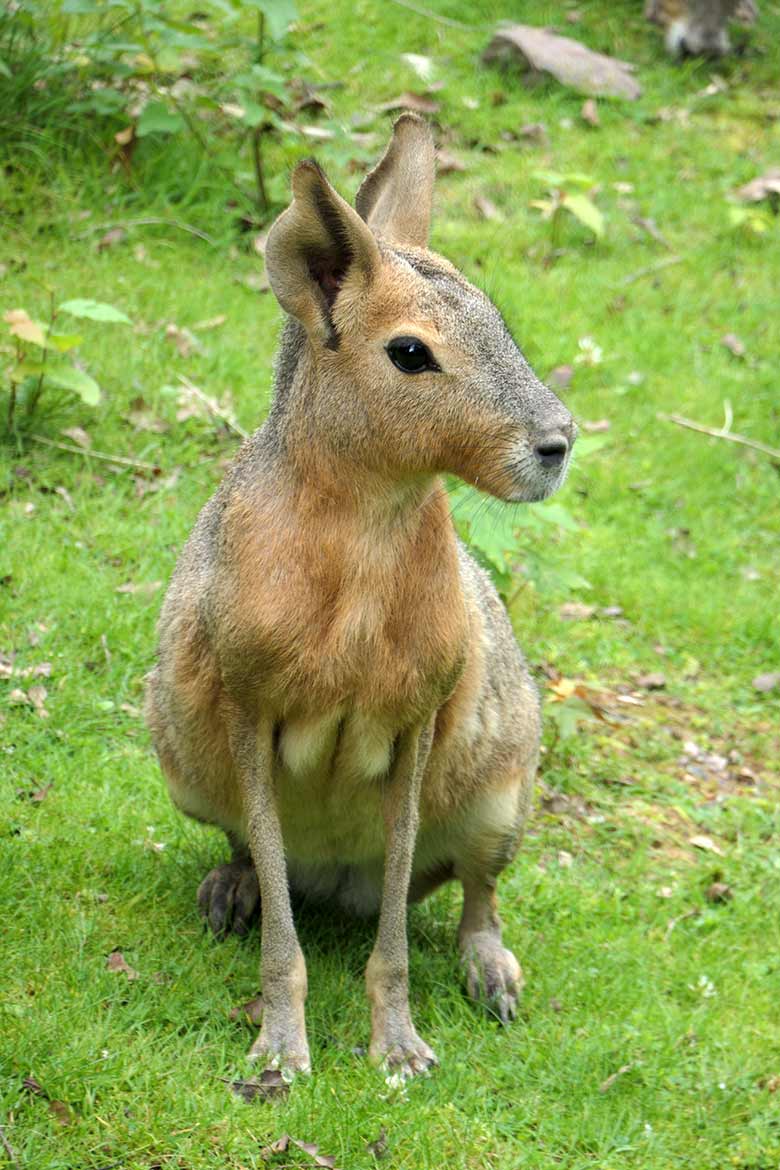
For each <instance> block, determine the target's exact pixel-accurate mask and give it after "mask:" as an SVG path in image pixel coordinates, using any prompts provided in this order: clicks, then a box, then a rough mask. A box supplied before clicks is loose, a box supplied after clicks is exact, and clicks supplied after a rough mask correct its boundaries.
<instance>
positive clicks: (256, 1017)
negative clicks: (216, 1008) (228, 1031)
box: [230, 995, 263, 1027]
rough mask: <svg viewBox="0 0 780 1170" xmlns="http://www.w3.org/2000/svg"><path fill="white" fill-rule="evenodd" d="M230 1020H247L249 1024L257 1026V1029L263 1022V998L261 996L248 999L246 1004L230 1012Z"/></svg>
mask: <svg viewBox="0 0 780 1170" xmlns="http://www.w3.org/2000/svg"><path fill="white" fill-rule="evenodd" d="M230 1019H231V1020H249V1022H250V1023H251V1024H257V1026H258V1027H259V1026H260V1024H261V1023H262V1022H263V997H262V995H258V996H256V997H255V998H254V999H250V1000H249V1002H248V1003H242V1004H241V1005H240V1007H234V1008H233V1009H232V1010H231V1012H230Z"/></svg>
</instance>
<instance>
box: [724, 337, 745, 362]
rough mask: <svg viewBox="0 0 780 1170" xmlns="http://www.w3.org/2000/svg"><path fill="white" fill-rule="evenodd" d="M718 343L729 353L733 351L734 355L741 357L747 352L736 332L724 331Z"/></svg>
mask: <svg viewBox="0 0 780 1170" xmlns="http://www.w3.org/2000/svg"><path fill="white" fill-rule="evenodd" d="M720 344H721V345H723V346H725V348H726V349H727V350H728V351H729V353H733V354H734V357H737V358H743V357H744V356H745V354H746V353H747V350H746V349H745V343H744V341H742V340H741V338H739V337H737V335H736V333H724V334H723V336H722V337H721V339H720Z"/></svg>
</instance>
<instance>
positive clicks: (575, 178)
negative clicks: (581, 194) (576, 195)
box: [533, 171, 596, 191]
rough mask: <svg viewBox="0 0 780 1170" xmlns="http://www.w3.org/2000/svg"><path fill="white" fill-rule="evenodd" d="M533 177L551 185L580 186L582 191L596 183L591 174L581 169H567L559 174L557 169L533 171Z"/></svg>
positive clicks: (587, 189)
mask: <svg viewBox="0 0 780 1170" xmlns="http://www.w3.org/2000/svg"><path fill="white" fill-rule="evenodd" d="M533 177H534V178H535V179H539V180H540V181H541V182H542V183H549V185H550V186H551V187H564V188H565V187H580V188H581V189H582V190H583V191H589V190H590V188H591V187H595V185H596V180H595V179H594V178H593V176H592V175H586V174H585V173H584V172H583V171H568V172H567V173H566V174H560V173H559V172H558V171H534V172H533Z"/></svg>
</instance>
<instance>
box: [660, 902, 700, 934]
mask: <svg viewBox="0 0 780 1170" xmlns="http://www.w3.org/2000/svg"><path fill="white" fill-rule="evenodd" d="M700 913H701V911H700V910H699V907H698V906H694V907H693V909H692V910H686V911H685V913H684V914H678V915H677V917H676V918H670V919H669V922H668V924H667V927H666V930H665V931H664V942H666V940H667V939H668V938H669V935H670V934H671V933H672V931H673V930H674V928H675V926H677V925H678V923H680V922H685V920H686V919H687V918H698V916H699V914H700Z"/></svg>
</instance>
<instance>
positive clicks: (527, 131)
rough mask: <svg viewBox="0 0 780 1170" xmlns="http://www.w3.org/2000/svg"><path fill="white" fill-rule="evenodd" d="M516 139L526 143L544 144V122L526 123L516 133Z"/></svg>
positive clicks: (545, 131)
mask: <svg viewBox="0 0 780 1170" xmlns="http://www.w3.org/2000/svg"><path fill="white" fill-rule="evenodd" d="M517 137H518V138H525V139H526V141H528V142H546V141H547V127H546V126H545V124H544V122H526V123H525V125H524V126H521V127H520V129H519V130H518V131H517Z"/></svg>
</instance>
